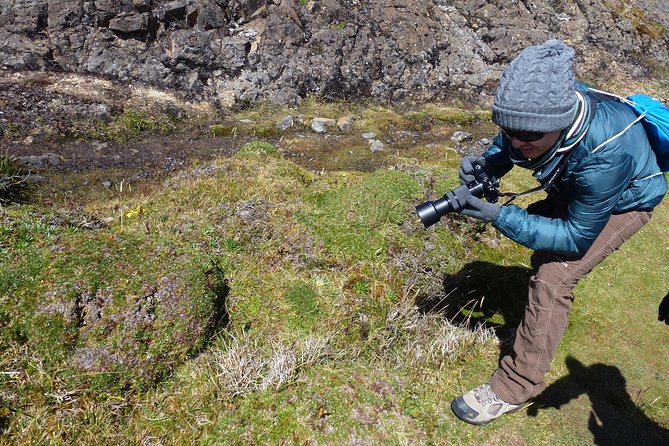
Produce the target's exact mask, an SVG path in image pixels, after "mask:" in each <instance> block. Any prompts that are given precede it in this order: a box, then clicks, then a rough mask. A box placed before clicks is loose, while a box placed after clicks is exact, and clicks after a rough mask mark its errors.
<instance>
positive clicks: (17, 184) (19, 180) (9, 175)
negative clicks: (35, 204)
mask: <svg viewBox="0 0 669 446" xmlns="http://www.w3.org/2000/svg"><path fill="white" fill-rule="evenodd" d="M26 180H27V173H26V172H25V169H24V168H23V167H22V166H20V165H19V164H18V162H17V161H16V160H15V159H14V158H12V157H11V156H9V155H8V154H7V153H5V154H4V155H0V204H3V203H11V202H13V201H16V200H18V199H20V198H21V196H22V195H23V193H24V192H25V190H26V186H27V183H26Z"/></svg>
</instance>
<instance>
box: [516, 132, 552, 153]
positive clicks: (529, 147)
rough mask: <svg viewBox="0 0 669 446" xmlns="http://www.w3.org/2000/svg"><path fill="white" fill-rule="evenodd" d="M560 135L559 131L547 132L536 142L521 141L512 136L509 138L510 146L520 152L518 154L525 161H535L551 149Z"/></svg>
mask: <svg viewBox="0 0 669 446" xmlns="http://www.w3.org/2000/svg"><path fill="white" fill-rule="evenodd" d="M560 133H562V131H561V130H556V131H554V132H548V133H546V134H544V136H543V137H542V138H540V139H537V140H536V141H531V142H528V141H521V140H520V139H518V138H515V137H513V136H510V138H511V145H512V146H513V147H514V148H515V149H517V150H519V151H520V153H522V154H523V156H524V157H525V158H527V159H535V158H538V157H540V156H541V155H543V154H544V153H546V152H547V151H548V149H550V148H551V147H553V144H555V142H556V141H557V140H558V138H559V137H560Z"/></svg>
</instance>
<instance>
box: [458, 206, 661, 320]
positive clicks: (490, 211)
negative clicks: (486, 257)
mask: <svg viewBox="0 0 669 446" xmlns="http://www.w3.org/2000/svg"><path fill="white" fill-rule="evenodd" d="M501 210H502V208H501V206H500V205H498V204H493V203H488V202H487V201H483V200H479V199H478V198H476V197H475V196H473V195H470V196H469V197H467V206H465V208H464V209H463V210H462V211H461V212H460V213H461V214H462V215H466V216H468V217H474V218H478V219H479V220H483V221H484V222H486V223H490V222H491V221H495V219H496V218H497V216H498V215H499V213H500V211H501ZM665 299H666V298H665ZM667 306H668V307H669V300H667ZM668 309H669V308H668Z"/></svg>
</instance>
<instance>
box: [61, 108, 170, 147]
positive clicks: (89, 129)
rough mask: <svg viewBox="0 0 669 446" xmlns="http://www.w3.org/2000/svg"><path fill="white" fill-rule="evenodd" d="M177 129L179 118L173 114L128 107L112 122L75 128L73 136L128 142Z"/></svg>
mask: <svg viewBox="0 0 669 446" xmlns="http://www.w3.org/2000/svg"><path fill="white" fill-rule="evenodd" d="M176 129H177V120H176V118H175V117H174V116H172V115H169V114H165V113H161V114H152V113H149V112H146V111H144V110H140V109H137V108H132V107H127V108H124V109H123V112H122V113H120V114H119V115H117V116H116V117H114V119H113V120H112V121H111V122H105V123H89V125H87V126H82V128H78V129H75V130H74V131H73V136H74V137H75V138H77V139H97V140H100V141H115V142H127V141H132V140H137V139H139V138H141V137H144V136H148V135H156V134H169V133H172V132H174V131H175V130H176Z"/></svg>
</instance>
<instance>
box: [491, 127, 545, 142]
mask: <svg viewBox="0 0 669 446" xmlns="http://www.w3.org/2000/svg"><path fill="white" fill-rule="evenodd" d="M501 130H502V132H504V134H505V135H506V136H508V137H509V139H513V138H516V139H517V140H518V141H523V142H534V141H538V140H540V139H541V138H543V137H544V135H546V133H544V132H524V131H522V130H509V129H501Z"/></svg>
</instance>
